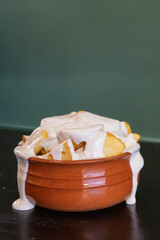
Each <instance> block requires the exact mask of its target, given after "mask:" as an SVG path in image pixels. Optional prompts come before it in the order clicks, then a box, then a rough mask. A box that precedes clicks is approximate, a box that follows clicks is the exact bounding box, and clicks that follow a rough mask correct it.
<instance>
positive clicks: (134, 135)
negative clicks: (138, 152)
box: [133, 133, 141, 142]
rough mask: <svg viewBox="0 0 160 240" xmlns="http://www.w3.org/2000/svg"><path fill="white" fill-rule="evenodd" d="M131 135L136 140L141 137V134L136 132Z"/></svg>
mask: <svg viewBox="0 0 160 240" xmlns="http://www.w3.org/2000/svg"><path fill="white" fill-rule="evenodd" d="M133 137H134V139H135V140H136V141H137V142H138V141H139V139H140V138H141V135H139V134H138V133H133Z"/></svg>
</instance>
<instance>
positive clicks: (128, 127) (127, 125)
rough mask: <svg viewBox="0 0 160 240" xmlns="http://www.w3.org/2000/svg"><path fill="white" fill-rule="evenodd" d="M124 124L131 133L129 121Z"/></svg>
mask: <svg viewBox="0 0 160 240" xmlns="http://www.w3.org/2000/svg"><path fill="white" fill-rule="evenodd" d="M124 124H125V126H126V128H127V131H128V134H129V133H131V132H132V129H131V127H130V125H129V123H127V122H124Z"/></svg>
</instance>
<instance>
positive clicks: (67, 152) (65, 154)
mask: <svg viewBox="0 0 160 240" xmlns="http://www.w3.org/2000/svg"><path fill="white" fill-rule="evenodd" d="M62 160H72V154H71V151H70V148H69V146H68V143H67V142H65V143H64V144H63V148H62Z"/></svg>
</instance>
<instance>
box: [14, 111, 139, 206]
mask: <svg viewBox="0 0 160 240" xmlns="http://www.w3.org/2000/svg"><path fill="white" fill-rule="evenodd" d="M44 130H45V131H46V132H47V133H48V138H44V139H43V137H42V133H43V131H44ZM106 132H111V133H112V134H114V135H115V136H116V137H118V138H119V139H121V140H122V141H123V142H124V143H125V145H126V148H125V150H124V152H130V153H131V157H130V167H131V170H132V192H131V195H130V196H129V197H128V199H127V200H126V203H127V204H135V203H136V198H135V195H136V190H137V178H138V174H139V171H140V170H141V168H142V167H143V164H144V161H143V158H142V156H141V154H140V152H139V149H140V145H139V144H138V143H137V142H136V140H135V139H134V137H133V134H132V133H130V134H128V131H127V128H126V126H125V124H124V122H120V121H118V120H114V119H111V118H106V117H101V116H98V115H96V114H92V113H89V112H78V113H76V112H72V113H70V114H66V115H63V116H57V117H50V118H45V119H43V120H42V121H41V124H40V127H38V128H37V129H35V130H34V131H33V132H32V134H31V135H30V136H29V137H27V140H26V142H25V143H23V142H22V141H21V142H20V144H19V146H17V147H16V148H15V150H14V153H15V155H16V157H17V162H18V174H17V179H18V190H19V195H20V198H19V199H18V200H16V201H15V202H14V203H13V205H12V207H13V208H14V209H16V210H29V209H32V208H33V207H34V206H35V205H34V204H33V203H31V202H30V201H29V200H28V199H27V197H26V194H25V180H26V177H27V171H28V158H29V157H35V156H36V155H35V153H34V150H33V148H34V146H35V145H36V144H37V143H38V144H39V145H40V146H42V147H43V148H44V149H45V151H46V152H49V153H48V154H51V155H52V156H53V158H54V159H55V160H61V159H62V148H63V144H64V142H67V144H68V146H69V148H70V152H71V154H72V159H73V160H82V159H92V158H103V157H105V155H104V152H103V146H104V142H105V139H106ZM71 140H74V142H75V143H76V144H79V143H80V142H82V141H85V142H86V145H85V150H83V148H81V149H78V150H77V151H74V147H73V144H72V141H71ZM48 154H46V155H42V156H37V157H40V158H45V157H47V155H48Z"/></svg>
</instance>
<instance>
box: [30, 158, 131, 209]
mask: <svg viewBox="0 0 160 240" xmlns="http://www.w3.org/2000/svg"><path fill="white" fill-rule="evenodd" d="M129 160H130V153H124V154H121V155H119V156H116V157H110V158H103V159H92V160H80V161H53V160H46V159H45V160H44V159H40V158H30V159H29V169H28V173H27V178H26V185H25V187H26V195H27V197H28V199H30V200H31V201H35V202H36V205H37V206H40V207H44V208H48V209H53V210H59V211H74V212H78V211H91V210H98V209H102V208H106V207H110V206H113V205H115V204H118V203H120V202H123V201H124V200H126V198H127V197H128V196H129V195H130V193H131V191H132V171H131V168H130V164H129ZM32 199H34V200H32Z"/></svg>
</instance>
